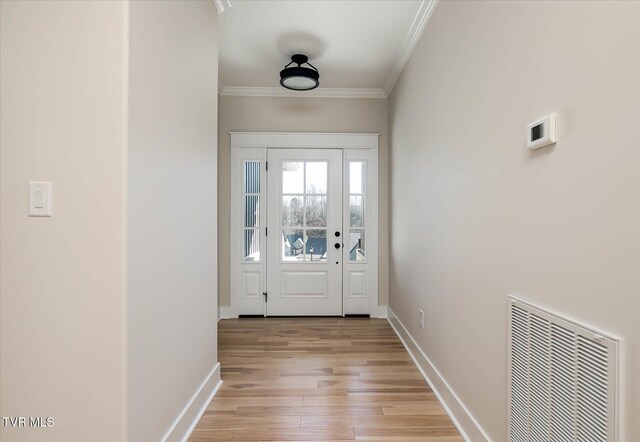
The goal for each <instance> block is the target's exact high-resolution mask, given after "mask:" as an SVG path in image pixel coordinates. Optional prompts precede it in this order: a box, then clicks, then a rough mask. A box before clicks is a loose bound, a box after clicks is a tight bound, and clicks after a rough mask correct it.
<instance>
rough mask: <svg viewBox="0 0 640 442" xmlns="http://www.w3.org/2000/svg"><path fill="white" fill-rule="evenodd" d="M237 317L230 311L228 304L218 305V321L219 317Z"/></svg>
mask: <svg viewBox="0 0 640 442" xmlns="http://www.w3.org/2000/svg"><path fill="white" fill-rule="evenodd" d="M237 317H238V315H236V314H234V313H233V312H232V311H231V306H230V305H221V306H220V307H218V321H219V320H220V319H232V318H237Z"/></svg>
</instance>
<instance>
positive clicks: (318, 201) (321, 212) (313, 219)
mask: <svg viewBox="0 0 640 442" xmlns="http://www.w3.org/2000/svg"><path fill="white" fill-rule="evenodd" d="M305 216H306V219H305V221H306V222H305V225H306V227H326V226H327V197H326V196H307V197H305Z"/></svg>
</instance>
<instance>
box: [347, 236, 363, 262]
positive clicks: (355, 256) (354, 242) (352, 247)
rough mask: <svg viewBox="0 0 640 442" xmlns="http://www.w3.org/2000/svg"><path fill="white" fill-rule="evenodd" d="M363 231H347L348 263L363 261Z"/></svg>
mask: <svg viewBox="0 0 640 442" xmlns="http://www.w3.org/2000/svg"><path fill="white" fill-rule="evenodd" d="M365 260H366V253H365V244H364V230H363V229H350V230H349V261H365Z"/></svg>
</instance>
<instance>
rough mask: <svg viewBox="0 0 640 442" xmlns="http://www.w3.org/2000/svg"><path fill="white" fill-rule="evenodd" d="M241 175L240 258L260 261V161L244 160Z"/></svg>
mask: <svg viewBox="0 0 640 442" xmlns="http://www.w3.org/2000/svg"><path fill="white" fill-rule="evenodd" d="M242 169H243V177H242V180H243V181H242V200H241V201H242V202H243V205H244V206H243V214H242V215H243V220H242V221H241V222H242V224H243V225H242V260H243V261H244V262H255V261H260V230H259V229H258V227H259V225H260V161H253V160H252V161H245V162H244V163H243V167H242Z"/></svg>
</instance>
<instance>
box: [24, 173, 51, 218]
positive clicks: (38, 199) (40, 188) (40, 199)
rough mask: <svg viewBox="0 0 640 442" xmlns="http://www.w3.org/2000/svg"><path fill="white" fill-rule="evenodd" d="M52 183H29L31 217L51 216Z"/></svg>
mask: <svg viewBox="0 0 640 442" xmlns="http://www.w3.org/2000/svg"><path fill="white" fill-rule="evenodd" d="M51 187H52V185H51V182H49V181H29V216H51Z"/></svg>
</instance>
